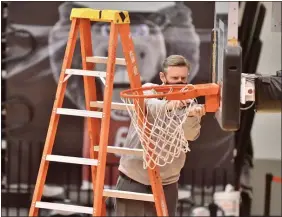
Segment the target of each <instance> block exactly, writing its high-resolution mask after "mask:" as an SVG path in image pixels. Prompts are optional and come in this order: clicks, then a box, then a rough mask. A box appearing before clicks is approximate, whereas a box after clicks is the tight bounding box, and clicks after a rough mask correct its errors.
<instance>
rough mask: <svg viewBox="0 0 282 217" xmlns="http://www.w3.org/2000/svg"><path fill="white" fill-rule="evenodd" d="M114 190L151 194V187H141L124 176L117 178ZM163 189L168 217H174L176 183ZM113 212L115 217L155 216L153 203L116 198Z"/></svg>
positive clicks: (176, 192) (176, 196)
mask: <svg viewBox="0 0 282 217" xmlns="http://www.w3.org/2000/svg"><path fill="white" fill-rule="evenodd" d="M116 189H117V190H121V191H131V192H137V193H147V194H152V190H151V186H148V185H143V184H141V183H139V182H136V181H134V180H132V179H130V178H128V177H126V176H125V175H120V176H119V179H118V182H117V186H116ZM163 189H164V193H165V199H166V203H167V209H168V213H169V216H175V215H176V208H177V201H178V183H173V184H170V185H164V186H163ZM115 210H116V216H157V213H156V208H155V203H153V202H147V201H140V200H126V199H119V198H116V203H115Z"/></svg>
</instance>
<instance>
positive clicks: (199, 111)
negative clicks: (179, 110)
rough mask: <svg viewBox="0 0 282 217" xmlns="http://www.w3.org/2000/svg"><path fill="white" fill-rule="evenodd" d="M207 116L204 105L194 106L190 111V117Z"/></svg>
mask: <svg viewBox="0 0 282 217" xmlns="http://www.w3.org/2000/svg"><path fill="white" fill-rule="evenodd" d="M205 114H206V109H205V106H204V105H199V104H196V105H192V106H191V108H190V109H189V114H188V116H190V117H193V116H196V117H202V116H204V115H205Z"/></svg>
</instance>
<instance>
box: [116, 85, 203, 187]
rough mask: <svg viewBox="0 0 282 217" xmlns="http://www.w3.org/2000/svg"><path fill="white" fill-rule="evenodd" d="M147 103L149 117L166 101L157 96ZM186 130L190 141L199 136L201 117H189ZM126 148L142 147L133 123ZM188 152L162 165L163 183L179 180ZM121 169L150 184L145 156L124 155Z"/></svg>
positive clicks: (132, 177) (150, 92) (184, 126)
mask: <svg viewBox="0 0 282 217" xmlns="http://www.w3.org/2000/svg"><path fill="white" fill-rule="evenodd" d="M143 86H156V84H151V83H147V84H144V85H143ZM152 93H153V92H152V91H146V92H145V94H152ZM145 103H146V105H147V106H148V108H149V112H148V118H149V119H150V118H152V116H154V115H155V114H154V111H159V109H162V108H164V106H165V104H166V101H165V100H159V99H156V98H152V99H147V100H145ZM182 127H183V130H184V136H185V138H186V139H187V140H188V141H193V140H195V139H197V138H198V136H199V134H200V128H201V125H200V118H199V117H188V118H187V119H186V121H185V123H184V124H183V125H182ZM124 147H126V148H132V149H142V146H141V142H140V140H139V137H138V134H137V132H136V130H135V128H134V125H133V124H132V123H131V124H130V127H129V131H128V134H127V138H126V141H125V144H124ZM185 159H186V154H185V153H184V152H181V154H180V156H179V157H177V158H175V159H174V160H173V162H172V163H169V164H166V165H165V166H162V167H160V175H161V178H162V182H163V185H168V184H172V183H175V182H178V180H179V176H180V171H181V169H182V167H183V166H184V164H185ZM119 170H120V171H121V172H122V173H124V174H125V175H126V176H128V177H129V178H131V179H133V180H135V181H137V182H139V183H142V184H144V185H150V181H149V175H148V171H147V169H144V168H143V158H142V157H136V156H133V155H122V156H121V159H120V165H119Z"/></svg>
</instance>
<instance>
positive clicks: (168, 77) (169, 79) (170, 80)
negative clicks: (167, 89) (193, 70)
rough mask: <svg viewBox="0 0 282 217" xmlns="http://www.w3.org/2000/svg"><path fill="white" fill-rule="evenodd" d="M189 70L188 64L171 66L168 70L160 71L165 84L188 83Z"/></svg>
mask: <svg viewBox="0 0 282 217" xmlns="http://www.w3.org/2000/svg"><path fill="white" fill-rule="evenodd" d="M188 76H189V71H188V68H187V67H186V66H169V67H168V69H167V72H160V79H161V81H162V82H163V83H164V84H187V82H188Z"/></svg>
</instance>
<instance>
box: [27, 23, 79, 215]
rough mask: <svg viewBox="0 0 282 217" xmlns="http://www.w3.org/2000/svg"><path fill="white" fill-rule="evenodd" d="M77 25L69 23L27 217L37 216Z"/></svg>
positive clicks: (73, 47)
mask: <svg viewBox="0 0 282 217" xmlns="http://www.w3.org/2000/svg"><path fill="white" fill-rule="evenodd" d="M78 25H79V20H77V19H73V21H72V23H71V29H70V33H69V39H68V43H67V48H66V51H65V58H64V61H63V65H62V72H61V75H60V79H59V83H58V87H57V91H56V98H55V101H54V104H53V110H52V114H51V118H50V123H49V127H48V132H47V136H46V141H45V145H44V149H43V156H42V158H41V162H40V167H39V171H38V175H37V180H36V184H35V189H34V193H33V197H32V202H31V207H30V210H29V216H37V215H38V208H37V207H35V203H36V202H37V201H40V200H41V197H42V193H43V188H44V184H45V181H46V176H47V171H48V167H49V162H48V161H46V159H45V157H46V156H47V155H48V154H51V152H52V149H53V145H54V141H55V136H56V131H57V127H58V123H59V115H58V114H56V109H57V108H58V107H62V105H63V100H64V93H65V91H66V82H63V81H64V78H65V70H66V69H67V68H70V67H71V63H72V58H73V53H74V49H75V45H76V36H77V34H78Z"/></svg>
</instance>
